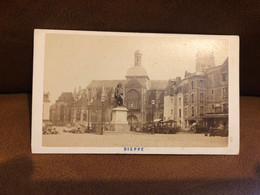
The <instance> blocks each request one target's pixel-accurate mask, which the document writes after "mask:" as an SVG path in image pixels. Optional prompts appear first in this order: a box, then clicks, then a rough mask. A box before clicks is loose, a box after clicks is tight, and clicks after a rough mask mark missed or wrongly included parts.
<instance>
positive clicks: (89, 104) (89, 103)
mask: <svg viewBox="0 0 260 195" xmlns="http://www.w3.org/2000/svg"><path fill="white" fill-rule="evenodd" d="M91 104H92V101H90V102H88V132H89V131H90V126H89V123H90V106H91Z"/></svg>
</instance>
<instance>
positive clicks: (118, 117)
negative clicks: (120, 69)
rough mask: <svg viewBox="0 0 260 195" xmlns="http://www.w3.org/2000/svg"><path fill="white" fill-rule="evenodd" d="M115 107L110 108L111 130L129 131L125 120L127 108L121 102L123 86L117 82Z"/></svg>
mask: <svg viewBox="0 0 260 195" xmlns="http://www.w3.org/2000/svg"><path fill="white" fill-rule="evenodd" d="M114 98H115V103H116V107H115V108H113V109H112V121H111V123H110V130H111V131H130V126H129V124H128V121H127V111H128V110H127V109H126V107H125V106H124V102H123V87H122V83H121V82H119V83H118V85H117V87H116V89H115V93H114Z"/></svg>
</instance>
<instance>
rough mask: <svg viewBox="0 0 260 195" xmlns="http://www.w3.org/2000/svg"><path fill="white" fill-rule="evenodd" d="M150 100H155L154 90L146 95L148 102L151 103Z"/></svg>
mask: <svg viewBox="0 0 260 195" xmlns="http://www.w3.org/2000/svg"><path fill="white" fill-rule="evenodd" d="M152 100H156V94H155V92H154V91H152V92H151V93H150V94H149V96H148V102H147V103H148V104H151V103H152Z"/></svg>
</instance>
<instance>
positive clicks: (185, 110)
mask: <svg viewBox="0 0 260 195" xmlns="http://www.w3.org/2000/svg"><path fill="white" fill-rule="evenodd" d="M183 114H184V116H185V117H187V114H188V108H184V113H183Z"/></svg>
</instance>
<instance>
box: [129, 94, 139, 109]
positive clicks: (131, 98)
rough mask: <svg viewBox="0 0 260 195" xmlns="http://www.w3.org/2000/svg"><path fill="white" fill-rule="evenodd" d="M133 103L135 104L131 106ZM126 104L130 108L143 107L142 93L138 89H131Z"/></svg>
mask: <svg viewBox="0 0 260 195" xmlns="http://www.w3.org/2000/svg"><path fill="white" fill-rule="evenodd" d="M131 104H132V105H133V106H132V107H131ZM126 106H127V108H128V109H140V107H141V98H140V94H139V92H138V91H136V90H130V91H128V92H127V94H126Z"/></svg>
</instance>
